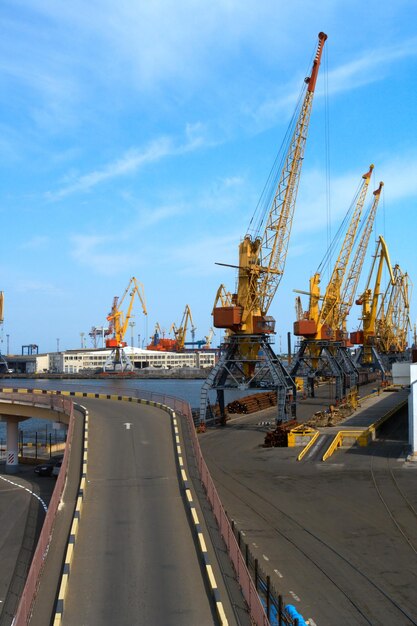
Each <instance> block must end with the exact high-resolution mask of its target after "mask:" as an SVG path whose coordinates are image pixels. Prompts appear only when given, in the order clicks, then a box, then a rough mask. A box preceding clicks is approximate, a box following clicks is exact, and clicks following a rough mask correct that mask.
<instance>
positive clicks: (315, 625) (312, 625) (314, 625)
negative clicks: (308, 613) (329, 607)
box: [306, 617, 317, 626]
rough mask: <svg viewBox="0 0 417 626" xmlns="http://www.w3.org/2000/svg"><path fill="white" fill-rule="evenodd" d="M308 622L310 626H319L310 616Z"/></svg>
mask: <svg viewBox="0 0 417 626" xmlns="http://www.w3.org/2000/svg"><path fill="white" fill-rule="evenodd" d="M306 623H307V624H309V625H310V626H317V624H316V622H315V621H314V619H313V618H312V617H309V618H308V620H306Z"/></svg>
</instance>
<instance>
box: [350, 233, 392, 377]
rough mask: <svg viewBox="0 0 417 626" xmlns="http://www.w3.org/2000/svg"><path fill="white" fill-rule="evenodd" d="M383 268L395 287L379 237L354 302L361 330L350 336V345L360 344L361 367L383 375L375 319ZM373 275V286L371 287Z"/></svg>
mask: <svg viewBox="0 0 417 626" xmlns="http://www.w3.org/2000/svg"><path fill="white" fill-rule="evenodd" d="M384 267H385V268H386V269H387V270H388V273H389V285H388V287H387V289H389V286H394V285H395V276H394V271H393V268H392V265H391V260H390V256H389V252H388V247H387V244H386V243H385V239H384V238H383V237H382V236H381V235H380V236H379V238H378V241H377V245H376V250H375V255H374V258H373V261H372V265H371V269H370V272H369V276H368V280H367V283H366V286H365V289H364V291H363V292H362V294H361V295H360V296H359V298H358V299H357V300H356V304H358V305H360V306H361V307H362V315H361V320H362V326H363V327H362V329H361V330H358V331H355V332H353V333H351V334H350V340H351V342H352V344H362V346H361V348H360V349H359V350H358V352H357V357H356V360H357V362H358V363H359V364H360V365H363V366H368V367H369V366H376V367H378V368H379V369H380V370H381V371H382V372H383V374H384V375H385V372H386V367H385V365H384V364H383V362H382V360H381V356H380V354H379V353H378V351H377V349H376V347H377V319H378V312H379V316H380V317H381V315H382V313H381V308H380V305H381V296H382V295H383V292H382V291H381V282H382V273H383V269H384ZM374 275H375V279H374V286H373V288H372V287H371V283H372V279H373V277H374Z"/></svg>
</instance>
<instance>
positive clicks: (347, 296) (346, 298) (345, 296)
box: [337, 181, 384, 331]
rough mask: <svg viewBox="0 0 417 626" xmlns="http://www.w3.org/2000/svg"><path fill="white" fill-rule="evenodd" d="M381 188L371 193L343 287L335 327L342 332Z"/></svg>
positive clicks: (350, 306)
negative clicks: (371, 196) (365, 216)
mask: <svg viewBox="0 0 417 626" xmlns="http://www.w3.org/2000/svg"><path fill="white" fill-rule="evenodd" d="M383 186H384V183H383V182H382V181H381V182H380V183H379V187H378V189H376V191H374V193H373V195H374V200H373V202H372V206H371V208H370V210H369V213H368V217H367V220H366V224H365V227H364V229H363V232H362V236H361V239H360V242H359V244H358V246H357V248H356V250H355V256H354V257H353V261H352V265H351V266H350V269H349V274H348V276H347V278H346V281H345V284H344V286H343V291H342V296H341V303H340V308H339V312H338V320H337V326H338V328H340V329H341V328H343V330H344V331H346V319H347V316H348V315H349V311H350V309H351V308H352V304H353V301H354V299H355V294H356V291H357V288H358V283H359V278H360V275H361V272H362V268H363V263H364V260H365V255H366V250H367V249H368V244H369V239H370V237H371V232H372V228H373V225H374V220H375V215H376V210H377V208H378V203H379V199H380V196H381V191H382V187H383Z"/></svg>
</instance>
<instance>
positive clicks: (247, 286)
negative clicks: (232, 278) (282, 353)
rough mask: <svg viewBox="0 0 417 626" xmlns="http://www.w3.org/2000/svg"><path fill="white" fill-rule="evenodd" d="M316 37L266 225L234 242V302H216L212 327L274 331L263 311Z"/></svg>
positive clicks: (283, 249) (285, 240)
mask: <svg viewBox="0 0 417 626" xmlns="http://www.w3.org/2000/svg"><path fill="white" fill-rule="evenodd" d="M318 37H319V42H318V46H317V51H316V55H315V58H314V62H313V67H312V71H311V75H310V77H308V78H306V84H307V88H306V93H305V96H304V100H303V102H302V105H301V109H300V112H299V115H298V118H297V121H296V124H295V128H294V131H293V134H292V137H291V140H290V142H289V147H288V150H287V153H286V157H285V161H284V165H283V169H282V172H281V176H280V179H279V182H278V185H277V189H276V192H275V196H274V199H273V202H272V206H271V208H270V210H269V213H268V216H267V220H266V227H265V229H264V232H263V234H262V235H260V236H255V237H254V238H252V237H251V235H249V234H246V235H245V237H244V239H243V241H242V242H241V244H240V246H239V264H238V268H239V273H238V288H237V294H234V295H233V296H232V300H233V305H232V306H230V307H224V306H220V307H219V306H217V305H216V303H215V307H214V309H213V315H214V326H215V327H217V328H228V329H229V330H231V331H232V332H235V333H238V334H257V333H261V334H262V333H270V332H273V331H274V323H275V322H274V321H273V320H272V319H271V318H269V319H268V318H267V313H268V310H269V307H270V305H271V302H272V300H273V298H274V295H275V293H276V291H277V288H278V285H279V283H280V280H281V278H282V275H283V273H284V267H285V261H286V256H287V251H288V244H289V240H290V235H291V227H292V221H293V216H294V210H295V201H296V197H297V191H298V185H299V180H300V174H301V168H302V163H303V158H304V150H305V144H306V140H307V132H308V126H309V121H310V115H311V109H312V103H313V96H314V90H315V86H316V81H317V74H318V71H319V67H320V61H321V56H322V51H323V46H324V42H325V41H326V39H327V35H325V34H324V33H319V35H318ZM226 308H227V310H226Z"/></svg>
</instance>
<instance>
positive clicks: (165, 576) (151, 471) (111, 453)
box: [63, 400, 216, 626]
mask: <svg viewBox="0 0 417 626" xmlns="http://www.w3.org/2000/svg"><path fill="white" fill-rule="evenodd" d="M83 404H85V405H86V406H87V408H88V410H89V412H90V422H89V456H88V485H87V492H86V498H85V501H84V506H83V511H82V521H81V525H80V530H79V533H78V537H77V542H76V547H75V553H74V560H73V564H72V568H71V576H70V582H69V587H68V592H67V599H66V603H65V610H64V619H63V624H64V626H82V625H87V624H88V626H95V625H97V626H105V625H109V626H114V624H117V625H118V626H123V625H126V626H128V625H129V626H131V625H132V624H135V625H141V624H146V625H150V624H163V625H164V626H170V625H171V624H172V625H173V626H174V625H175V626H195V625H196V624H199V625H201V626H205V625H212V624H215V623H216V618H215V614H214V612H213V606H212V602H211V600H210V597H209V593H208V591H207V589H206V586H205V582H204V578H203V575H202V571H201V565H200V561H199V557H198V554H197V550H196V547H195V544H194V538H193V535H192V531H191V528H190V524H189V520H188V518H187V513H186V510H185V507H184V502H183V499H182V495H181V492H180V488H179V482H178V477H177V467H176V463H175V456H174V447H173V436H172V426H171V418H170V416H169V415H168V414H167V413H165V412H163V411H161V410H159V409H155V408H154V407H150V406H144V405H132V404H128V403H120V402H118V403H117V402H112V401H100V400H97V401H94V400H88V401H87V400H86V401H85V402H84V401H83ZM128 424H129V426H128Z"/></svg>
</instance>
